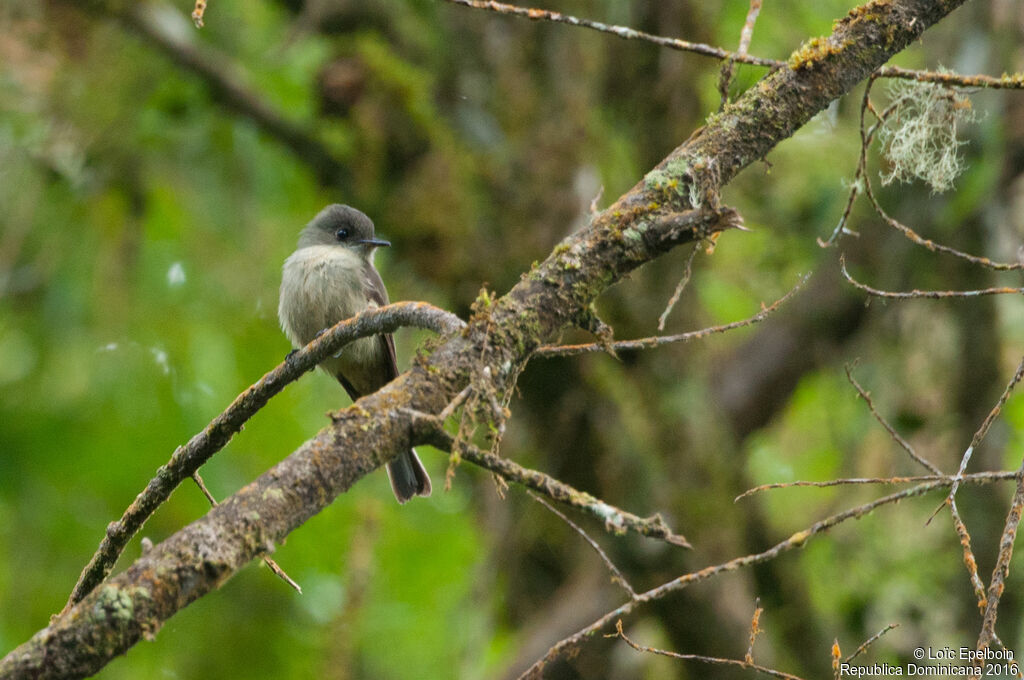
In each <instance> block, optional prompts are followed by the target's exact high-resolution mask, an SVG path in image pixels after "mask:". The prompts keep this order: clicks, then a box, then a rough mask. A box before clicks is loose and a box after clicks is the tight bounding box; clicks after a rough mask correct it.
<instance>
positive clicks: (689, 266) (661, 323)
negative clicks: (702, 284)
mask: <svg viewBox="0 0 1024 680" xmlns="http://www.w3.org/2000/svg"><path fill="white" fill-rule="evenodd" d="M698 250H700V244H696V243H695V244H694V245H693V249H692V250H691V251H690V255H689V257H687V258H686V269H684V270H683V278H681V279H680V280H679V283H678V284H676V289H675V292H673V293H672V297H670V298H669V300H668V304H667V305H666V306H665V311H663V312H662V313H661V316H659V317H658V331H663V330H665V320H666V319H668V315H669V314H671V313H672V308H673V307H675V306H676V303H677V302H679V297H680V296H681V295H682V294H683V289H684V288H686V284H688V283H689V282H690V276H691V275H692V274H693V259H694V258H695V257H697V251H698Z"/></svg>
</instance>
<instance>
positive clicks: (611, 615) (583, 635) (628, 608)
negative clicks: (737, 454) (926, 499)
mask: <svg viewBox="0 0 1024 680" xmlns="http://www.w3.org/2000/svg"><path fill="white" fill-rule="evenodd" d="M944 486H948V483H946V481H945V480H937V481H932V482H927V483H924V484H919V485H917V486H914V487H911V488H909V489H904V490H903V491H900V492H897V493H894V494H890V495H888V496H883V497H882V498H878V499H876V500H874V501H871V502H870V503H865V504H864V505H859V506H857V507H855V508H850V509H848V510H844V511H843V512H840V513H838V514H835V515H831V516H830V517H826V518H825V519H823V520H820V521H818V522H815V523H814V524H812V525H811V526H810V527H808V528H807V529H804V530H803V531H798V532H796V533H795V534H793V535H792V536H790V537H789V538H787V539H786V540H784V541H782V542H781V543H777V544H775V545H774V546H772V547H771V548H769V549H768V550H765V551H764V552H760V553H753V554H750V555H745V556H743V557H736V558H733V559H731V560H729V561H728V562H723V563H721V564H717V565H715V566H711V567H705V568H704V569H701V570H700V571H694V572H690V573H688V574H684V575H682V576H680V577H678V578H676V579H673V580H671V581H668V582H667V583H663V584H661V585H660V586H657V587H655V588H652V589H651V590H648V591H646V592H643V593H640V594H639V595H637V599H635V600H630V601H629V602H626V603H625V604H623V605H621V606H620V607H618V608H616V609H614V610H612V611H610V612H608V613H607V614H605V615H604V616H602V617H601V618H599V619H597V620H596V621H594V622H593V623H591V624H590V625H588V626H586V627H584V628H581V629H580V630H578V631H576V632H575V633H573V634H572V635H570V636H569V637H567V638H565V639H563V640H561V641H560V642H558V643H557V644H556V645H554V646H553V647H551V649H549V650H548V652H547V654H545V655H544V656H543V657H542V658H540V659H538V660H537V661H536V662H535V663H534V664H533V665H532V666H531V667H530V668H529V669H527V670H526V671H525V672H524V673H523V674H522V675H521V676H520V680H527V679H529V680H532V679H534V678H540V677H542V674H543V669H544V667H545V666H546V665H547V664H549V663H551V662H552V661H554V660H556V659H559V658H562V657H563V656H565V655H567V654H570V653H571V652H572V651H573V650H576V649H578V648H579V646H580V645H582V644H583V643H584V641H586V640H587V639H589V638H590V637H592V636H594V635H596V634H597V633H599V632H600V631H602V630H604V629H606V628H607V627H608V626H610V625H611V624H612V622H613V621H615V620H617V619H619V618H621V617H623V616H627V615H629V614H630V613H632V612H633V611H634V610H635V609H636V608H637V607H639V606H641V605H643V604H646V603H647V602H652V601H654V600H658V599H661V598H663V597H665V596H666V595H668V594H670V593H674V592H676V591H678V590H682V589H684V588H687V587H689V586H691V585H693V584H695V583H699V582H701V581H705V580H707V579H710V578H713V577H715V576H718V575H719V574H722V573H725V572H730V571H736V570H738V569H742V568H744V567H749V566H752V565H755V564H761V563H763V562H768V561H770V560H773V559H775V558H776V557H778V556H779V555H781V554H782V553H784V552H788V551H790V550H793V549H794V548H800V547H803V546H804V545H805V544H806V543H807V541H809V540H810V539H812V538H814V537H815V536H817V535H818V534H821V533H823V532H826V531H828V530H829V529H832V528H833V527H835V526H836V525H838V524H841V523H842V522H845V521H846V520H848V519H854V518H859V517H863V516H864V515H867V514H869V513H871V512H873V511H875V510H876V509H878V508H880V507H882V506H884V505H890V504H894V503H899V502H900V501H902V500H906V499H908V498H913V497H916V496H921V495H923V494H926V493H928V492H930V491H934V490H936V489H940V488H942V487H944Z"/></svg>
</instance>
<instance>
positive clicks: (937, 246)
mask: <svg viewBox="0 0 1024 680" xmlns="http://www.w3.org/2000/svg"><path fill="white" fill-rule="evenodd" d="M864 193H865V195H867V197H868V200H869V201H870V202H871V206H872V207H873V208H874V209H875V213H876V214H877V215H878V216H879V217H881V218H882V219H883V220H884V221H885V223H886V224H888V225H889V226H890V227H892V228H893V229H895V230H897V231H898V232H900V233H901V234H903V235H904V236H905V237H907V239H909V240H910V241H912V242H914V243H916V244H917V245H919V246H922V247H924V248H927V249H928V250H930V251H932V252H937V253H944V254H946V255H952V256H953V257H958V258H960V259H961V260H966V261H967V262H970V263H971V264H976V265H979V266H981V267H986V268H988V269H992V270H995V271H1016V270H1019V269H1024V263H1022V262H995V261H993V260H990V259H989V258H987V257H982V256H980V255H971V254H970V253H965V252H963V251H961V250H957V249H956V248H951V247H949V246H946V245H943V244H941V243H936V242H935V241H933V240H931V239H929V238H924V237H922V236H920V235H919V234H918V233H917V232H916V231H914V230H913V229H911V228H910V227H908V226H907V225H905V224H903V223H902V222H900V221H899V220H897V219H895V218H893V217H891V216H890V215H889V214H888V213H887V212H885V210H884V209H883V208H882V206H881V204H879V202H878V199H877V198H876V197H875V192H874V189H873V188H872V186H871V179H870V178H869V177H867V176H865V177H864Z"/></svg>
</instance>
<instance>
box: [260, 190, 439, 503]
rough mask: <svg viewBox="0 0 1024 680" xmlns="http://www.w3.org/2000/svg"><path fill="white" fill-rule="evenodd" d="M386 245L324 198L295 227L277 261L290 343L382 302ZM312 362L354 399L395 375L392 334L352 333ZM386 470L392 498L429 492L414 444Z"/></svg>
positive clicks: (355, 213)
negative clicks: (288, 248)
mask: <svg viewBox="0 0 1024 680" xmlns="http://www.w3.org/2000/svg"><path fill="white" fill-rule="evenodd" d="M390 245H391V243H390V242H388V241H385V240H383V239H380V238H378V237H377V236H376V234H375V232H374V226H373V221H372V220H371V219H370V218H369V217H367V216H366V215H365V214H364V213H362V212H360V211H359V210H357V209H355V208H353V207H351V206H348V205H341V204H332V205H328V206H327V207H326V208H324V209H323V210H321V211H320V212H319V213H318V214H317V216H316V217H314V218H313V219H312V220H311V221H310V222H309V223H308V224H307V225H306V226H305V227H304V228H303V229H302V231H301V233H300V234H299V240H298V246H297V248H296V250H295V252H294V253H292V254H291V255H290V256H289V257H288V258H287V259H286V260H285V262H284V267H283V268H282V275H281V291H280V297H279V302H278V308H277V315H278V319H279V320H280V322H281V329H282V330H283V331H284V333H285V335H286V336H288V339H289V340H290V341H291V343H292V346H293V347H295V348H296V349H299V348H302V347H305V346H306V345H308V344H309V343H310V342H312V341H313V339H315V338H316V337H317V336H318V335H320V334H321V333H323V332H324V331H325V330H327V329H328V328H330V327H332V326H334V325H335V324H336V323H338V322H339V321H342V320H344V319H348V318H350V317H353V316H355V315H356V314H358V313H360V312H362V311H364V310H366V309H373V308H376V307H382V306H384V305H386V304H388V292H387V289H386V288H385V287H384V281H383V280H382V279H381V277H380V274H379V273H378V272H377V269H376V268H375V267H374V266H373V257H374V253H375V252H376V251H377V249H378V248H381V247H387V246H390ZM320 368H321V369H323V370H324V371H325V372H327V373H328V374H330V375H331V376H333V377H334V378H335V379H336V380H337V381H338V382H339V383H341V386H342V387H343V388H345V391H346V392H347V393H348V396H349V397H351V398H352V401H356V400H357V399H359V398H360V397H362V396H365V395H367V394H371V393H373V392H376V391H377V390H379V389H380V388H381V387H383V386H384V385H385V384H387V383H388V382H390V381H391V380H392V379H394V378H395V377H397V376H398V364H397V361H396V359H395V341H394V339H393V338H392V337H391V334H390V333H386V334H381V335H374V336H370V337H365V338H360V339H358V340H355V341H353V342H351V343H349V344H348V345H346V346H345V347H343V348H342V349H341V351H340V352H338V353H337V354H335V355H334V356H331V357H328V358H326V359H324V360H323V361H322V362H320ZM387 471H388V478H389V479H390V480H391V489H392V491H394V494H395V498H397V499H398V502H399V503H405V502H407V501H408V500H409V499H411V498H413V497H414V496H429V495H430V476H429V475H428V474H427V471H426V469H425V468H424V467H423V463H422V462H421V461H420V459H419V457H418V456H417V455H416V452H415V451H414V450H412V449H409V450H408V451H405V452H403V453H401V454H399V455H398V457H396V458H394V459H393V460H391V462H389V463H388V464H387Z"/></svg>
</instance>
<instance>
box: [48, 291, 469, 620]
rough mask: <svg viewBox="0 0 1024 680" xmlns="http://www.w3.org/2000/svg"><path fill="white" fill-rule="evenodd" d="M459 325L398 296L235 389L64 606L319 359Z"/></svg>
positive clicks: (134, 508) (134, 509)
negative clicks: (388, 336)
mask: <svg viewBox="0 0 1024 680" xmlns="http://www.w3.org/2000/svg"><path fill="white" fill-rule="evenodd" d="M463 325H464V324H463V322H462V321H461V320H460V319H459V318H458V317H456V316H455V315H454V314H451V313H449V312H446V311H444V310H443V309H439V308H437V307H434V306H432V305H428V304H427V303H425V302H396V303H394V304H391V305H387V306H385V307H380V308H378V309H374V310H368V311H365V312H363V313H362V314H359V315H357V316H354V317H352V318H351V319H348V320H346V321H342V322H340V323H338V324H337V325H335V326H334V327H333V328H331V329H330V330H329V331H327V332H326V333H323V334H321V335H320V336H318V337H317V338H316V339H315V340H313V342H311V343H309V344H308V345H307V346H306V347H304V348H302V349H301V350H298V351H297V352H295V353H293V354H291V355H289V357H288V358H287V359H286V360H285V361H284V362H283V363H281V364H279V365H278V366H277V367H276V368H275V369H274V370H272V371H270V372H269V373H267V374H266V375H264V376H263V377H262V378H260V379H259V381H257V382H256V383H255V384H254V385H252V386H251V387H249V388H248V389H247V390H245V392H243V393H242V394H240V395H238V396H237V397H236V398H235V400H234V401H233V402H231V405H230V406H228V408H227V409H225V410H224V412H223V413H221V414H220V415H219V416H217V417H216V418H214V419H213V420H212V421H211V422H210V424H209V425H207V426H206V427H205V428H203V431H202V432H199V433H198V434H196V435H195V436H193V437H192V438H191V439H190V440H189V441H188V443H187V444H185V445H184V446H179V447H178V448H177V449H176V450H175V451H174V455H172V456H171V459H170V460H169V461H168V462H167V463H166V464H165V465H163V466H162V467H161V468H160V469H159V470H157V475H156V477H154V478H153V479H151V480H150V482H149V484H148V485H147V486H146V488H145V489H144V490H143V491H142V493H140V494H139V495H138V496H137V497H136V498H135V500H134V501H132V503H131V505H130V506H128V509H126V510H125V511H124V514H123V515H122V516H121V519H119V520H117V521H116V522H111V523H110V525H109V526H108V527H107V532H106V535H105V536H104V537H103V541H102V542H101V543H100V546H99V548H98V549H97V551H96V553H95V554H94V555H93V556H92V559H91V560H89V563H88V564H87V565H86V566H85V568H84V569H83V570H82V574H81V576H79V578H78V583H77V584H75V588H74V590H73V591H72V592H71V596H70V597H69V598H68V603H67V604H66V605H65V606H64V611H65V612H66V611H68V609H70V608H71V606H72V605H73V604H75V603H76V602H78V601H80V600H81V599H82V598H83V597H85V596H86V595H87V594H88V593H89V592H91V591H92V590H93V588H95V587H96V586H97V585H98V584H99V583H101V582H102V581H103V579H104V578H106V576H107V574H109V573H110V570H111V569H112V568H113V566H114V563H115V562H116V561H117V558H118V556H119V555H120V554H121V551H122V550H124V547H125V546H126V545H127V544H128V541H130V540H131V538H132V536H134V535H135V533H136V532H137V531H138V530H139V529H141V528H142V525H143V524H144V523H145V522H146V520H147V519H149V516H150V515H151V514H153V512H154V511H155V510H156V509H157V508H158V507H159V506H160V504H161V503H163V502H164V501H165V500H167V498H168V497H169V496H170V495H171V492H172V491H173V490H174V489H175V488H176V487H177V486H178V484H180V483H181V482H182V481H183V480H185V479H186V478H188V477H190V476H191V475H192V473H194V472H195V471H196V470H198V469H199V468H200V467H201V466H202V465H203V464H204V463H205V462H206V461H207V460H209V459H210V457H211V456H213V455H214V454H215V453H217V451H220V450H221V449H222V448H223V447H224V446H225V445H226V444H227V443H228V442H229V441H230V440H231V438H232V437H233V436H234V435H235V433H236V432H238V431H239V430H240V429H241V428H242V425H244V424H245V422H246V421H247V420H248V419H249V418H250V417H252V415H253V414H255V413H256V412H257V411H259V410H260V409H261V408H262V407H263V406H264V404H266V403H267V401H269V400H270V398H271V397H273V396H274V395H275V394H277V393H278V392H280V391H281V390H282V389H284V388H285V386H286V385H288V383H290V382H292V381H294V380H297V379H298V378H299V377H300V376H302V374H304V373H306V372H307V371H309V370H312V369H313V368H314V367H315V366H316V365H317V364H318V363H320V361H322V360H323V359H325V358H326V357H328V356H330V355H331V354H334V353H335V352H337V351H338V350H339V349H340V348H341V347H343V346H344V345H346V344H348V343H350V342H352V341H353V340H356V339H358V338H362V337H369V336H371V335H379V334H381V333H391V332H394V331H395V330H396V329H398V328H401V327H403V326H415V327H417V328H426V329H430V330H433V331H435V332H437V333H441V334H450V333H454V332H456V331H458V330H459V329H461V328H462V327H463Z"/></svg>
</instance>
